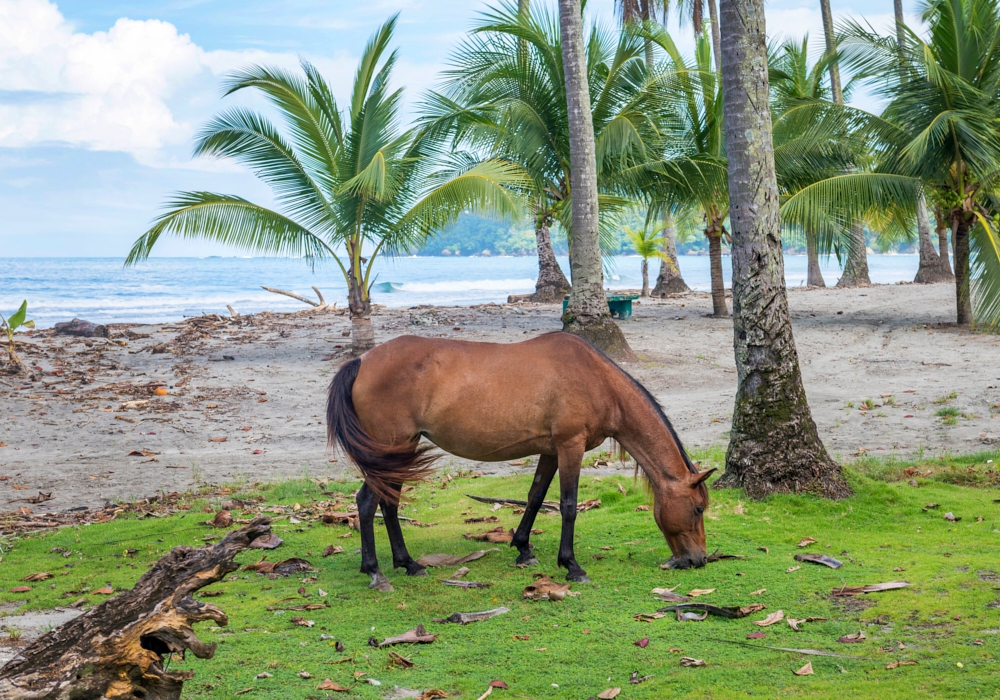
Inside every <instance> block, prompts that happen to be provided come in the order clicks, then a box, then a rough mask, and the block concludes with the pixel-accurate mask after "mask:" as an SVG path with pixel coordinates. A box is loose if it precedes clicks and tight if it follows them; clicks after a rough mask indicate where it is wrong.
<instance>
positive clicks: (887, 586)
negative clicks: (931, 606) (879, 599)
mask: <svg viewBox="0 0 1000 700" xmlns="http://www.w3.org/2000/svg"><path fill="white" fill-rule="evenodd" d="M909 585H911V584H910V583H909V582H908V581H888V582H887V583H872V584H869V585H867V586H842V587H840V588H834V589H833V591H832V594H833V595H834V596H852V595H861V594H862V593H881V592H882V591H894V590H896V589H899V588H906V587H907V586H909Z"/></svg>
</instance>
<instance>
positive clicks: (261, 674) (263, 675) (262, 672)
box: [254, 671, 274, 680]
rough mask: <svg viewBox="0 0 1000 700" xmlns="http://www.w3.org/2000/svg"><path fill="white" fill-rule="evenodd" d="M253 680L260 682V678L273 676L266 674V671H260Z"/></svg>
mask: <svg viewBox="0 0 1000 700" xmlns="http://www.w3.org/2000/svg"><path fill="white" fill-rule="evenodd" d="M254 678H255V679H257V680H260V679H261V678H274V676H273V675H272V674H270V673H268V672H267V671H261V672H260V673H258V674H257V675H256V676H254Z"/></svg>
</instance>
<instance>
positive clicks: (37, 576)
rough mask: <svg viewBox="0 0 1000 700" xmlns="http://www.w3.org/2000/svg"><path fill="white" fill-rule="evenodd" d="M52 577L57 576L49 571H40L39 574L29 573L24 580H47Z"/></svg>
mask: <svg viewBox="0 0 1000 700" xmlns="http://www.w3.org/2000/svg"><path fill="white" fill-rule="evenodd" d="M50 578H55V575H54V574H50V573H49V572H48V571H40V572H38V573H37V574H28V575H27V576H25V577H24V578H22V579H21V580H22V581H46V580H48V579H50Z"/></svg>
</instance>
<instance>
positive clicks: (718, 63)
mask: <svg viewBox="0 0 1000 700" xmlns="http://www.w3.org/2000/svg"><path fill="white" fill-rule="evenodd" d="M708 17H709V19H711V20H712V52H713V54H714V55H715V70H722V46H720V44H721V43H722V38H721V35H720V34H719V9H718V7H717V6H716V4H715V0H708Z"/></svg>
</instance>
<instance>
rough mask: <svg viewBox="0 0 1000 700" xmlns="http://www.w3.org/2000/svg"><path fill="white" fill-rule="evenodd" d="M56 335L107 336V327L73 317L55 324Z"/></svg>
mask: <svg viewBox="0 0 1000 700" xmlns="http://www.w3.org/2000/svg"><path fill="white" fill-rule="evenodd" d="M55 329H56V335H78V336H81V337H84V338H107V337H108V327H107V326H101V325H98V324H96V323H91V322H90V321H82V320H80V319H78V318H74V319H73V320H72V321H65V322H63V323H57V324H56V325H55Z"/></svg>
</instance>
